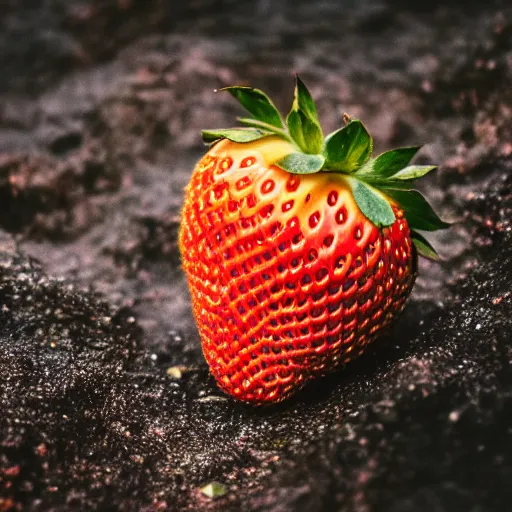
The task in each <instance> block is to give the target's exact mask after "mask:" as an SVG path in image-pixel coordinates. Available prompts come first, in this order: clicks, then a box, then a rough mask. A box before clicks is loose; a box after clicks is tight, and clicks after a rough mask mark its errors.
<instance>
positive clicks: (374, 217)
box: [347, 178, 396, 228]
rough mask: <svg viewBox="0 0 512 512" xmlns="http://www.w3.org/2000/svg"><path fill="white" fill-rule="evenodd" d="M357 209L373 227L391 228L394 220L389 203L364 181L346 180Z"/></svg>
mask: <svg viewBox="0 0 512 512" xmlns="http://www.w3.org/2000/svg"><path fill="white" fill-rule="evenodd" d="M347 180H348V182H349V184H350V187H351V188H352V194H353V196H354V199H355V201H356V203H357V206H359V209H360V210H361V212H362V213H363V215H364V216H365V217H367V218H368V219H369V220H370V221H371V222H372V223H373V224H374V225H375V226H377V227H378V228H383V227H386V226H391V224H393V223H394V222H395V220H396V217H395V214H394V212H393V209H392V208H391V205H390V204H389V201H388V200H387V199H386V198H385V197H384V196H383V195H382V194H381V193H380V192H379V191H378V190H376V189H375V188H373V187H372V186H370V185H368V183H365V182H364V181H360V180H358V179H355V178H347Z"/></svg>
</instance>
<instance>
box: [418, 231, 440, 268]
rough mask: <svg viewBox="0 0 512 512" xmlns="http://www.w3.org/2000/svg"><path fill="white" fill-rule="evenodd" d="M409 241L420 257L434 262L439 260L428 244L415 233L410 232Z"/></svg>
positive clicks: (421, 236)
mask: <svg viewBox="0 0 512 512" xmlns="http://www.w3.org/2000/svg"><path fill="white" fill-rule="evenodd" d="M411 240H412V243H413V244H414V246H415V247H416V250H417V251H418V254H419V255H420V256H423V257H424V258H428V259H429V260H434V261H439V260H440V259H441V257H440V256H439V254H437V252H436V250H435V249H434V247H432V245H431V244H430V242H429V241H428V240H427V239H426V238H425V237H424V236H423V235H420V234H419V233H418V232H417V231H411Z"/></svg>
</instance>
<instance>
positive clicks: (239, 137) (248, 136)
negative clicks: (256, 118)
mask: <svg viewBox="0 0 512 512" xmlns="http://www.w3.org/2000/svg"><path fill="white" fill-rule="evenodd" d="M201 134H202V136H203V141H204V142H205V143H206V144H209V145H212V144H215V143H216V142H218V141H219V140H222V139H228V140H230V141H232V142H241V143H244V142H253V141H255V140H259V139H262V138H263V137H268V136H269V135H273V134H272V133H271V132H266V131H263V130H258V129H256V128H227V129H221V130H203V131H202V132H201Z"/></svg>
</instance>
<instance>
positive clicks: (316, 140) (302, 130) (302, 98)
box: [286, 75, 323, 154]
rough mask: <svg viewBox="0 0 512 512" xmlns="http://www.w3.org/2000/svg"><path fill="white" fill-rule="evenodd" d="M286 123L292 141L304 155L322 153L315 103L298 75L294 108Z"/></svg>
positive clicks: (320, 132) (321, 138) (321, 136)
mask: <svg viewBox="0 0 512 512" xmlns="http://www.w3.org/2000/svg"><path fill="white" fill-rule="evenodd" d="M286 123H287V125H288V131H289V132H290V135H291V137H292V139H293V140H294V142H295V143H296V144H297V146H299V148H300V149H301V150H302V151H303V152H304V153H308V154H318V153H320V152H321V150H322V145H323V135H322V128H321V126H320V122H319V120H318V114H317V112H316V106H315V102H314V101H313V98H312V96H311V94H310V92H309V90H308V88H307V87H306V86H305V84H304V82H303V81H302V80H301V79H300V78H299V76H298V75H296V84H295V93H294V100H293V106H292V109H291V111H290V113H289V114H288V117H287V119H286Z"/></svg>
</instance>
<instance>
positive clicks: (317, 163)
mask: <svg viewBox="0 0 512 512" xmlns="http://www.w3.org/2000/svg"><path fill="white" fill-rule="evenodd" d="M324 163H325V158H324V157H323V156H322V155H307V154H306V153H300V152H296V153H290V154H289V155H286V156H285V157H284V158H281V160H279V161H277V162H276V163H275V165H277V166H278V167H280V168H281V169H283V170H284V171H287V172H291V173H292V174H314V173H315V172H318V171H319V170H320V169H321V168H322V166H323V165H324Z"/></svg>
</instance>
